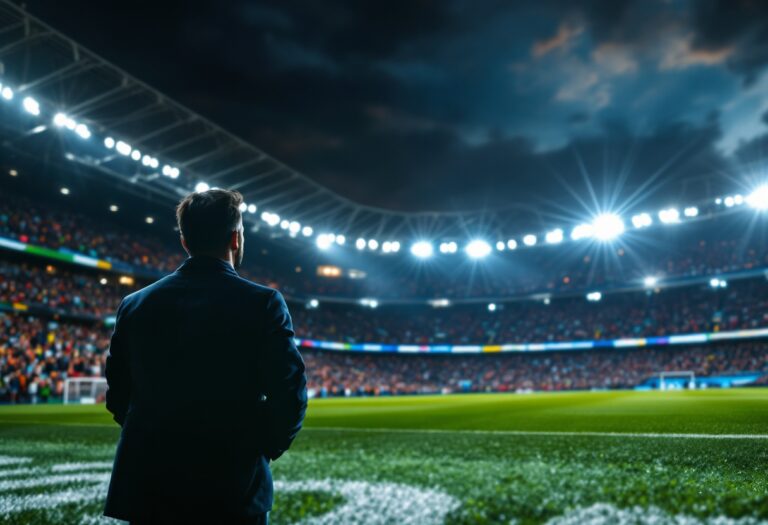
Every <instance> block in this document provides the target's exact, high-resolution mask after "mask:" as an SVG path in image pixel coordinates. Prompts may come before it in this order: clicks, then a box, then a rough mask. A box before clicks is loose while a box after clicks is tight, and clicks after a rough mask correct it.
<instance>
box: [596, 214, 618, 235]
mask: <svg viewBox="0 0 768 525" xmlns="http://www.w3.org/2000/svg"><path fill="white" fill-rule="evenodd" d="M592 228H593V235H594V236H595V238H596V239H598V240H600V241H610V240H611V239H615V238H616V237H618V236H619V235H621V234H622V233H624V221H622V220H621V217H619V216H618V215H616V214H613V213H602V214H600V215H598V216H597V217H595V219H594V220H593V221H592Z"/></svg>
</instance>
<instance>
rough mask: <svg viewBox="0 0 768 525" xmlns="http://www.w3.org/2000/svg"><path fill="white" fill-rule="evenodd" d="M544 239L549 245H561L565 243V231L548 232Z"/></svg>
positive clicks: (558, 229)
mask: <svg viewBox="0 0 768 525" xmlns="http://www.w3.org/2000/svg"><path fill="white" fill-rule="evenodd" d="M544 239H545V240H546V241H547V243H549V244H559V243H561V242H563V230H561V229H560V228H557V229H555V230H552V231H550V232H547V234H546V235H545V237H544Z"/></svg>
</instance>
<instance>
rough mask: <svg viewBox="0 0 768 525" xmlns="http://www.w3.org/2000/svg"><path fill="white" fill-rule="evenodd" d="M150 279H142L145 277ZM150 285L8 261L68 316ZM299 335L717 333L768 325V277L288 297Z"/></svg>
mask: <svg viewBox="0 0 768 525" xmlns="http://www.w3.org/2000/svg"><path fill="white" fill-rule="evenodd" d="M142 285H143V283H142ZM138 286H141V285H135V284H134V285H131V286H123V285H119V284H117V280H116V277H115V276H114V275H106V276H105V275H102V274H100V273H88V272H78V271H73V270H68V269H66V268H64V267H60V266H54V265H51V264H47V265H43V264H31V263H27V262H17V261H16V262H14V261H9V260H6V261H0V303H6V304H8V303H10V304H13V303H22V304H25V305H27V306H29V307H44V308H47V309H50V310H51V311H52V313H57V314H60V315H67V316H95V317H98V318H103V317H106V316H111V315H114V313H115V311H116V309H117V306H118V304H119V303H120V300H121V298H122V297H123V296H124V295H127V294H128V293H130V292H132V291H133V290H135V289H136V288H137V287H138ZM289 302H290V303H291V310H292V315H293V318H294V324H295V326H296V334H297V336H298V337H301V338H307V339H318V340H324V341H341V342H347V343H386V344H430V343H432V344H504V343H530V342H543V341H570V340H584V339H616V338H622V337H648V336H664V335H671V334H681V333H683V334H684V333H698V332H718V331H723V330H738V329H748V328H762V327H766V326H768V282H767V281H766V279H765V278H763V277H760V278H753V279H744V280H738V281H732V282H731V283H729V285H728V287H727V288H716V289H713V288H711V287H709V286H708V285H694V286H686V287H679V288H668V289H660V290H658V291H651V290H648V291H640V292H622V293H615V294H606V295H605V296H604V297H603V298H602V300H601V301H600V302H596V303H593V302H589V301H587V300H586V299H585V298H584V297H583V296H578V297H557V298H553V299H548V300H547V303H545V302H544V301H542V300H538V301H534V300H526V301H516V302H507V303H498V304H495V310H494V311H489V310H488V308H487V304H486V303H473V304H463V305H454V306H451V307H448V308H432V307H430V306H428V305H426V304H422V305H399V304H398V305H384V306H380V307H379V308H377V309H371V308H366V307H363V306H361V305H359V304H357V303H351V304H350V303H345V304H334V303H325V302H323V303H320V306H319V308H307V307H306V306H305V303H304V302H303V301H298V302H294V301H289Z"/></svg>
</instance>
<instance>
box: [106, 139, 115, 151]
mask: <svg viewBox="0 0 768 525" xmlns="http://www.w3.org/2000/svg"><path fill="white" fill-rule="evenodd" d="M104 147H105V148H107V149H112V148H114V147H115V139H113V138H112V137H107V138H105V139H104Z"/></svg>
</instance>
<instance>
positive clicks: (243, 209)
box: [237, 202, 248, 213]
mask: <svg viewBox="0 0 768 525" xmlns="http://www.w3.org/2000/svg"><path fill="white" fill-rule="evenodd" d="M237 209H238V210H240V212H241V213H242V212H244V211H245V210H247V209H248V205H247V204H246V203H244V202H241V203H240V206H238V208H237Z"/></svg>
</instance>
